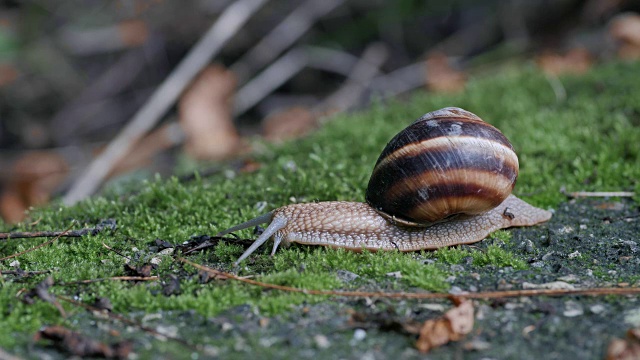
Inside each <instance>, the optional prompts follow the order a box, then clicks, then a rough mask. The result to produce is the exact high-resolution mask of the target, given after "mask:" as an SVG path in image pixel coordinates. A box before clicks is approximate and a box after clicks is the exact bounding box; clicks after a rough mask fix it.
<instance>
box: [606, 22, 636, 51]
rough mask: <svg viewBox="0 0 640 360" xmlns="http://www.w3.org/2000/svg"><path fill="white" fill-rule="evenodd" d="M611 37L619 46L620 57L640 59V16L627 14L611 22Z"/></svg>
mask: <svg viewBox="0 0 640 360" xmlns="http://www.w3.org/2000/svg"><path fill="white" fill-rule="evenodd" d="M609 35H610V36H611V38H612V39H613V40H614V41H615V42H616V43H617V44H618V57H619V58H621V59H626V60H637V59H640V15H638V14H636V13H625V14H621V15H618V16H616V17H614V18H613V19H611V21H610V22H609Z"/></svg>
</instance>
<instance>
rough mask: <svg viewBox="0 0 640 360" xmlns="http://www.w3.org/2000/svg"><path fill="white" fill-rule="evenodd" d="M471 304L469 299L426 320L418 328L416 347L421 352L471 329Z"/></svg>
mask: <svg viewBox="0 0 640 360" xmlns="http://www.w3.org/2000/svg"><path fill="white" fill-rule="evenodd" d="M473 321H474V318H473V305H472V303H471V301H469V300H462V302H460V304H459V305H458V306H456V307H454V308H453V309H450V310H449V311H447V312H446V313H445V314H444V315H443V316H442V317H441V318H438V319H435V320H427V321H425V322H424V324H423V325H422V328H421V329H420V337H419V338H418V341H417V342H416V347H417V348H418V350H419V351H420V352H422V353H427V352H429V351H430V350H431V349H433V348H436V347H440V346H442V345H444V344H446V343H448V342H449V341H458V340H460V339H462V337H463V336H464V335H466V334H468V333H470V332H471V330H473Z"/></svg>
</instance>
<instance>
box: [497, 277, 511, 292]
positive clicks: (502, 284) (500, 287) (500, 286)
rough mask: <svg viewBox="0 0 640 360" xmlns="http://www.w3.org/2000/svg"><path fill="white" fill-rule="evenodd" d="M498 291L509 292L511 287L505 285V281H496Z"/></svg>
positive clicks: (507, 284)
mask: <svg viewBox="0 0 640 360" xmlns="http://www.w3.org/2000/svg"><path fill="white" fill-rule="evenodd" d="M496 287H497V289H498V290H511V289H513V285H512V284H509V283H507V281H506V280H505V279H500V280H498V285H497V286H496Z"/></svg>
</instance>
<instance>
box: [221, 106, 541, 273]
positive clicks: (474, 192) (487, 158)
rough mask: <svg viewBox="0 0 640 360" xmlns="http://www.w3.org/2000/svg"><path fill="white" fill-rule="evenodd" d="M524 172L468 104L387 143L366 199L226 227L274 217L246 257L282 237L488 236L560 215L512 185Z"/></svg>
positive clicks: (354, 245)
mask: <svg viewBox="0 0 640 360" xmlns="http://www.w3.org/2000/svg"><path fill="white" fill-rule="evenodd" d="M517 175H518V158H517V156H516V154H515V152H514V151H513V147H512V146H511V144H510V143H509V141H508V140H507V139H506V137H504V135H502V133H501V132H500V131H499V130H498V129H496V128H495V127H493V126H491V125H489V124H487V123H485V122H484V121H482V120H481V119H480V118H479V117H478V116H476V115H475V114H472V113H470V112H468V111H465V110H462V109H459V108H444V109H440V110H437V111H434V112H431V113H428V114H425V115H424V116H423V117H421V118H420V119H418V120H416V121H415V122H414V123H413V124H411V125H410V126H409V127H407V128H406V129H404V130H403V131H401V132H400V133H399V134H398V135H396V136H395V137H394V138H393V139H392V140H391V141H390V142H389V144H387V146H386V148H385V149H384V150H383V152H382V154H381V155H380V158H379V159H378V161H377V162H376V166H375V168H374V171H373V174H372V176H371V179H370V181H369V185H368V187H367V192H366V198H367V202H366V203H360V202H346V201H328V202H319V203H308V204H292V205H287V206H283V207H281V208H278V209H275V210H273V211H271V212H269V213H267V214H264V215H261V216H259V217H257V218H255V219H252V220H249V221H247V222H245V223H242V224H239V225H237V226H234V227H232V228H230V229H227V230H225V231H222V232H220V233H219V234H218V236H222V235H225V234H228V233H231V232H234V231H237V230H241V229H245V228H249V227H252V226H255V225H259V224H262V223H266V222H269V226H268V227H267V228H266V229H265V231H264V232H263V233H262V234H261V235H260V236H259V237H258V239H256V241H255V242H254V243H253V244H252V245H251V246H250V247H249V249H247V250H246V251H245V253H244V254H242V256H240V258H239V259H238V260H237V261H236V264H237V263H239V262H240V261H242V260H244V259H245V258H247V257H248V256H249V255H250V254H251V253H253V252H254V251H255V250H256V249H257V248H258V247H260V246H261V245H262V244H264V243H265V242H266V241H267V240H268V239H269V238H271V237H273V239H274V246H273V250H272V254H273V253H275V251H276V249H277V248H278V246H279V245H280V244H281V243H283V244H288V243H291V242H296V243H300V244H308V245H324V246H330V247H340V248H346V249H350V250H355V251H359V250H362V249H367V250H373V251H376V250H400V251H415V250H422V249H436V248H440V247H444V246H452V245H458V244H469V243H473V242H477V241H480V240H482V239H484V238H485V237H486V236H488V235H489V234H490V233H491V232H493V231H495V230H498V229H503V228H508V227H513V226H531V225H535V224H538V223H541V222H545V221H547V220H549V219H550V218H551V213H550V212H549V211H546V210H543V209H539V208H536V207H534V206H532V205H529V204H527V203H526V202H525V201H523V200H521V199H518V198H517V197H516V196H514V195H511V190H512V189H513V187H514V185H515V181H516V178H517Z"/></svg>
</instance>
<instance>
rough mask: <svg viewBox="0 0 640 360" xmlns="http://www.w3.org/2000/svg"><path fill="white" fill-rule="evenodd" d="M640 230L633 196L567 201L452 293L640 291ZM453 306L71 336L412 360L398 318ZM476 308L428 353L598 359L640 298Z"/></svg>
mask: <svg viewBox="0 0 640 360" xmlns="http://www.w3.org/2000/svg"><path fill="white" fill-rule="evenodd" d="M639 233H640V213H639V211H638V209H637V208H636V207H635V205H634V203H633V202H632V201H630V200H622V201H609V200H591V199H587V200H575V201H570V202H567V203H564V204H562V205H561V206H559V207H558V208H557V209H556V212H555V214H554V217H553V218H552V220H551V221H550V222H549V223H548V224H546V225H543V226H539V227H532V228H526V229H516V230H514V231H513V237H512V240H511V241H510V242H509V243H507V244H505V245H504V247H505V248H506V249H507V250H510V251H518V252H520V253H525V254H527V261H528V263H529V265H530V266H529V269H526V270H514V269H512V268H495V267H492V266H482V267H481V266H475V265H473V264H472V263H471V261H463V262H462V263H461V264H455V265H451V269H452V270H453V273H454V274H455V276H452V277H451V278H450V279H449V281H450V282H451V284H452V288H451V291H452V292H459V291H471V292H473V291H489V290H501V289H522V288H523V286H526V285H523V284H524V283H529V284H544V283H549V282H554V281H561V282H562V283H561V284H565V285H563V286H574V287H576V288H585V287H604V286H638V285H639V284H640V281H639V280H638V279H640V273H639V271H638V269H640V256H639V254H638V251H639V249H640V239H639V238H638V234H639ZM487 245H488V244H487V243H480V244H479V247H480V248H481V249H482V248H484V247H486V246H487ZM337 275H339V276H340V277H341V278H342V279H343V280H345V281H348V282H349V283H350V285H359V286H362V287H364V288H366V287H367V281H370V280H362V279H361V278H359V277H353V276H349V275H350V274H349V273H348V272H344V271H343V272H340V273H339V274H337ZM389 281H392V280H389ZM358 282H361V283H358ZM377 286H380V284H378V285H377ZM382 286H383V287H384V285H382ZM265 291H267V290H265ZM451 306H452V304H451V303H450V302H449V301H447V300H443V301H419V300H390V299H371V298H364V299H353V298H330V299H328V300H327V301H323V302H320V303H316V304H307V305H304V304H303V305H298V306H293V307H292V308H291V310H290V311H288V312H286V313H283V314H280V315H276V316H272V317H267V316H263V315H261V314H259V313H258V311H257V310H255V309H254V308H252V307H250V306H239V307H235V308H232V309H229V310H227V311H225V312H223V313H221V314H219V315H217V316H215V317H211V318H204V317H202V316H201V315H198V314H196V313H195V312H163V313H158V314H133V315H134V317H136V318H137V319H138V320H140V321H142V322H143V323H144V324H145V325H146V326H148V327H151V328H154V329H156V330H158V331H160V332H166V333H167V334H170V335H171V334H173V335H175V336H178V337H180V338H182V339H184V340H187V341H189V342H191V343H192V344H201V345H202V344H208V345H206V346H205V347H204V348H199V349H195V348H189V347H186V346H184V345H180V344H177V343H175V342H172V341H170V340H168V341H167V340H165V341H162V340H160V339H158V338H157V337H154V336H152V335H150V334H148V333H145V332H143V331H141V330H139V329H135V328H131V327H126V326H124V325H122V324H119V323H117V322H113V321H106V320H101V319H97V318H95V317H93V316H91V315H90V314H88V313H87V314H78V315H77V316H76V322H75V324H74V325H75V326H76V331H77V330H78V329H82V328H85V329H86V332H84V333H85V334H89V335H95V337H96V338H101V337H104V335H105V334H106V333H114V332H116V333H118V334H119V335H120V338H123V339H127V340H131V341H133V353H134V354H136V356H137V357H139V358H147V357H151V356H152V355H154V358H162V357H159V356H158V354H159V353H164V354H165V355H164V358H213V357H220V358H225V359H234V358H238V359H239V358H247V357H250V356H254V357H256V356H257V357H260V358H302V359H306V358H309V359H310V358H314V359H324V358H332V359H388V358H390V357H391V356H393V357H395V358H396V359H413V358H423V356H424V355H422V354H420V353H419V352H418V351H417V350H416V349H415V346H414V344H415V340H416V338H417V336H416V335H413V334H410V333H408V332H407V331H406V328H404V327H403V325H405V324H408V323H411V322H414V323H415V322H418V323H419V322H423V321H425V320H427V319H433V318H436V317H438V316H441V315H442V314H443V313H444V312H445V311H446V310H448V309H449V308H451ZM474 306H475V321H476V322H475V326H474V329H473V331H472V332H471V333H470V334H469V335H467V336H466V337H464V338H463V339H462V340H461V341H459V342H452V343H449V344H447V345H445V346H443V347H440V348H437V349H435V350H433V351H432V352H431V353H430V354H429V358H432V359H450V358H468V359H540V358H545V359H564V358H580V359H602V358H604V357H605V354H606V351H607V346H608V344H609V343H610V341H611V340H612V339H613V338H616V337H617V338H624V336H625V332H626V331H627V329H630V328H638V327H640V302H639V301H638V298H637V297H635V296H600V297H587V296H582V297H578V296H564V297H555V298H552V297H533V298H510V299H499V300H487V301H484V300H481V301H474ZM112 340H113V339H112ZM29 356H35V357H38V358H50V359H56V358H64V357H65V355H64V354H63V353H60V352H58V350H56V349H55V348H52V347H46V346H44V344H43V343H38V344H35V345H34V346H33V347H32V348H31V349H30V352H29Z"/></svg>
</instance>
